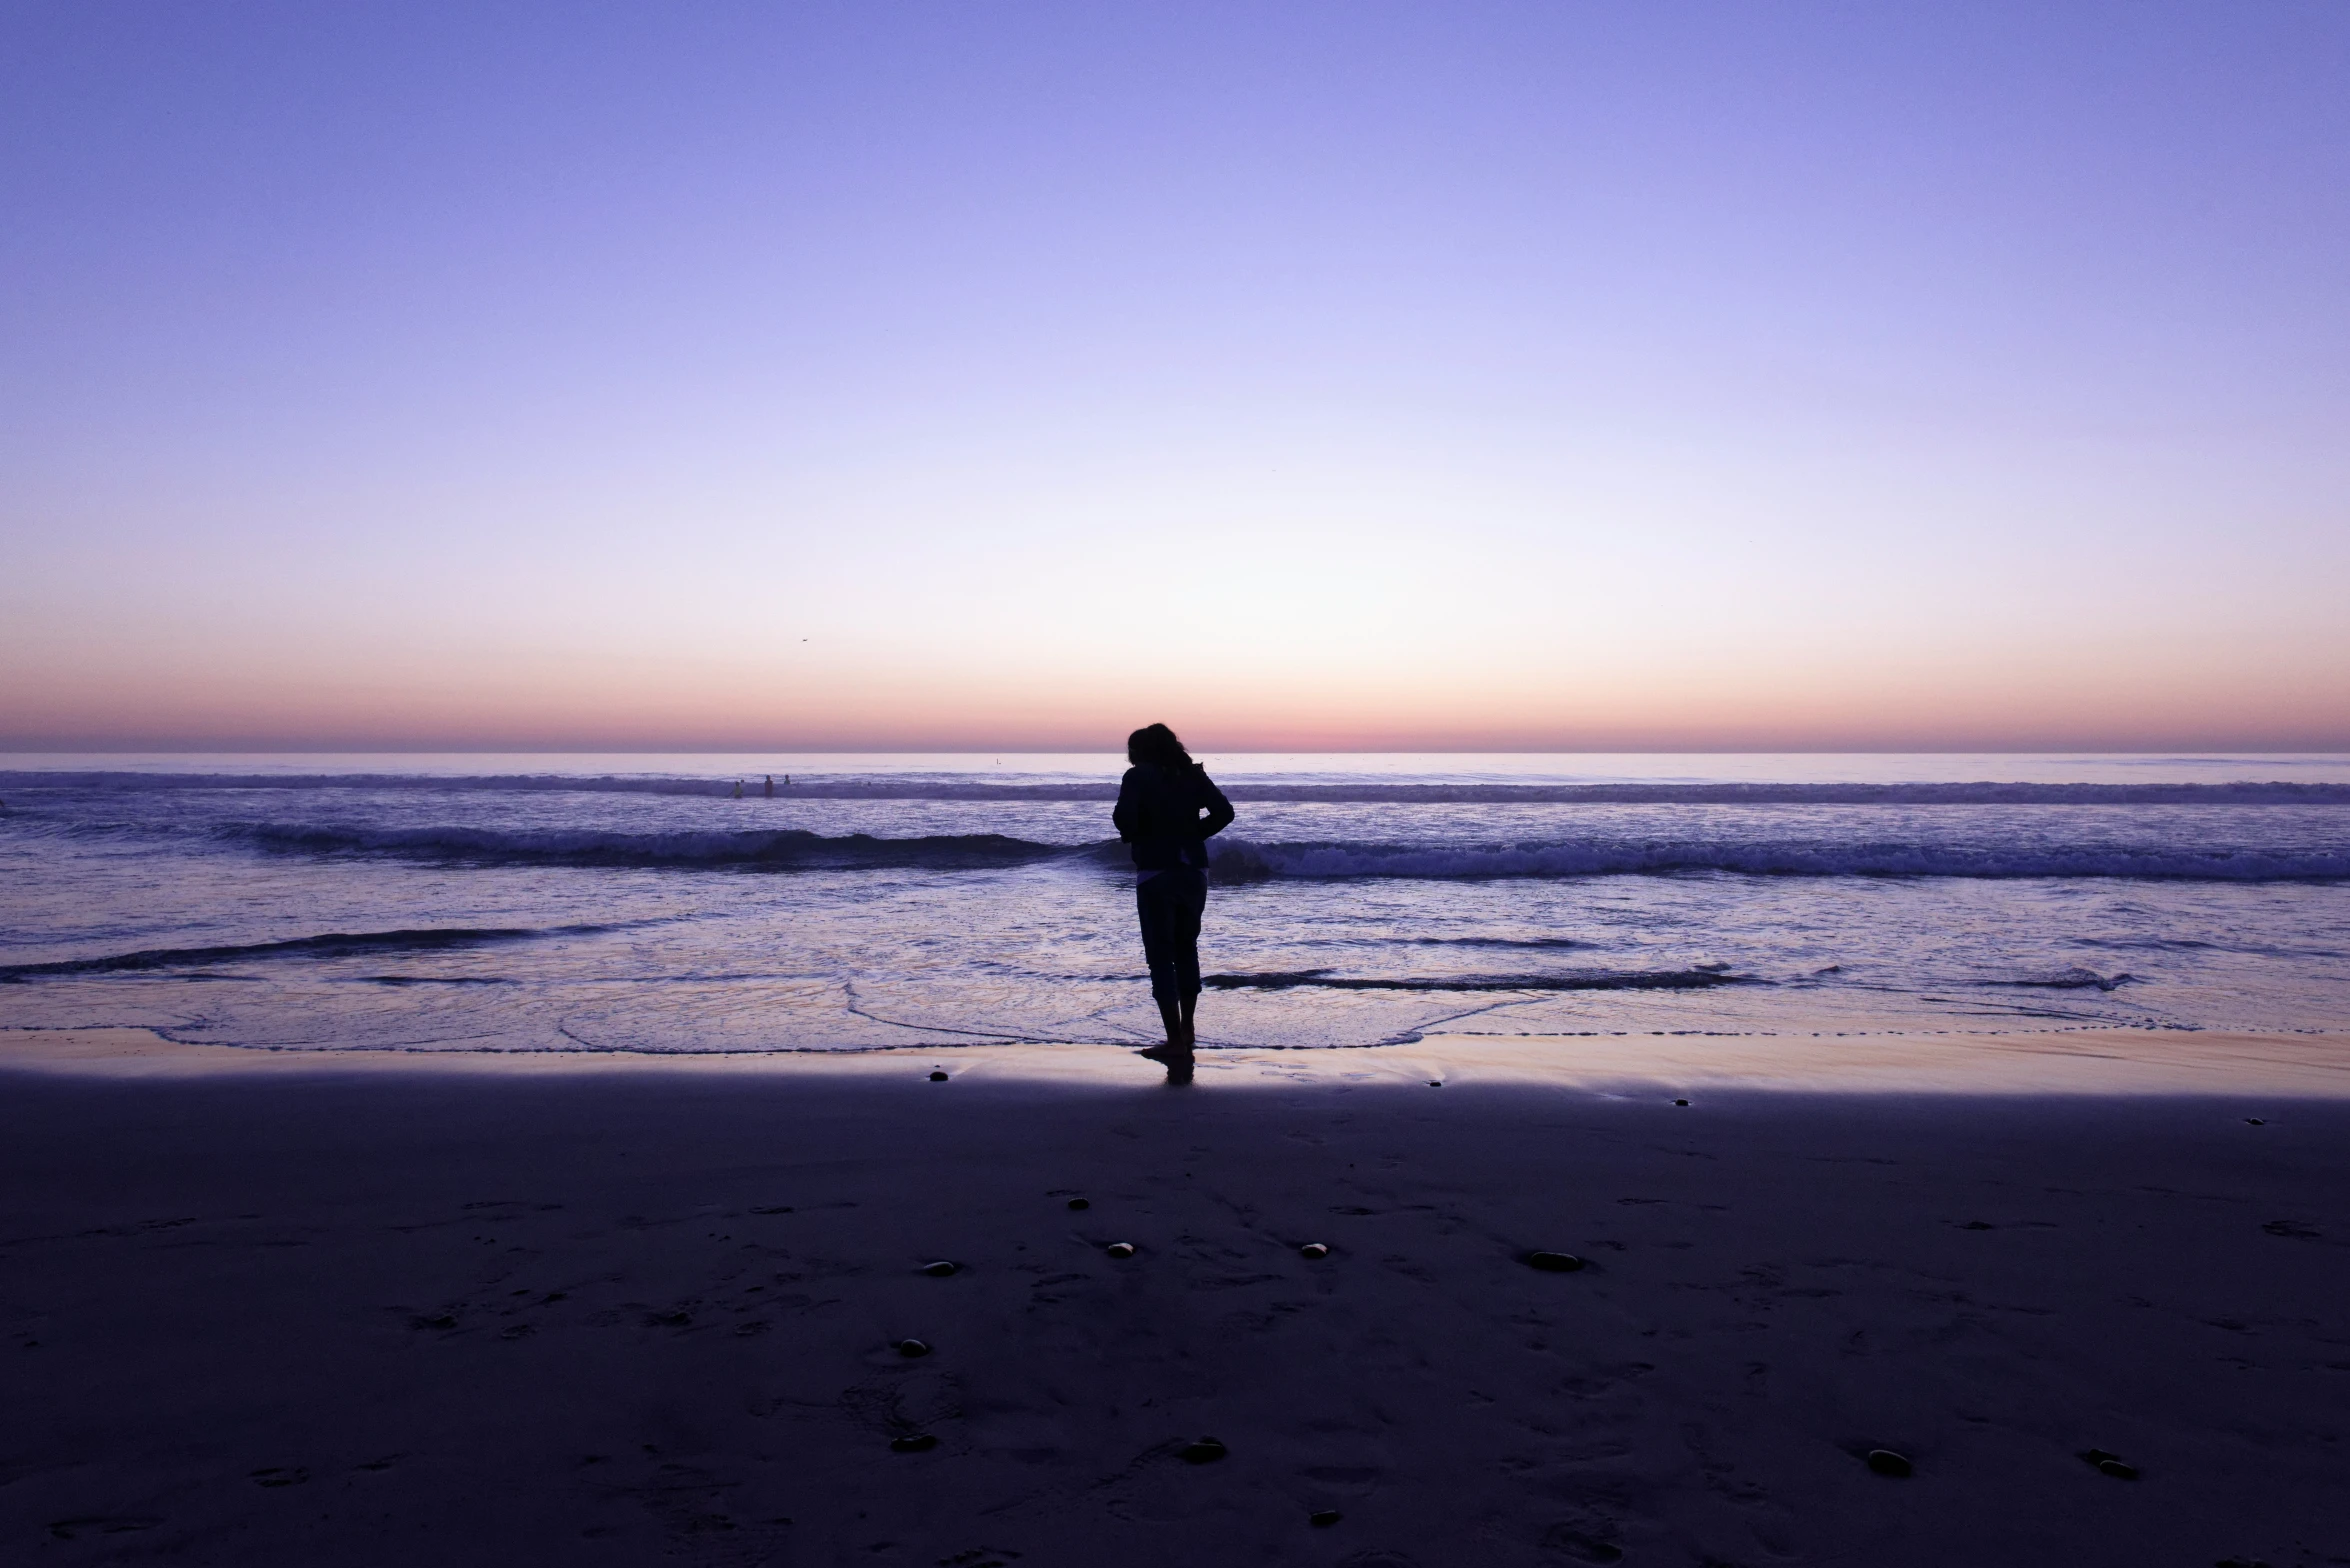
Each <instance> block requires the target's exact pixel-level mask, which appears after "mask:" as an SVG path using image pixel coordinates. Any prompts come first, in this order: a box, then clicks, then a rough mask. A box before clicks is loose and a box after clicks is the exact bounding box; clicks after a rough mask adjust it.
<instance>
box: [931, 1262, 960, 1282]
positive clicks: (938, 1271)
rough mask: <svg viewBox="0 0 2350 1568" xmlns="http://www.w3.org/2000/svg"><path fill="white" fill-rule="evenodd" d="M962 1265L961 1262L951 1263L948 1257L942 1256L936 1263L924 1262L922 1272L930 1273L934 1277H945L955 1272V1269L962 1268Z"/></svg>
mask: <svg viewBox="0 0 2350 1568" xmlns="http://www.w3.org/2000/svg"><path fill="white" fill-rule="evenodd" d="M962 1266H963V1265H961V1264H960V1263H949V1262H948V1261H947V1260H946V1259H944V1258H941V1259H939V1260H938V1261H937V1262H936V1263H925V1264H923V1265H922V1272H923V1273H925V1274H927V1275H929V1276H930V1277H931V1278H932V1279H945V1278H946V1277H947V1276H948V1275H949V1274H952V1273H954V1272H955V1270H957V1269H959V1268H961V1267H962Z"/></svg>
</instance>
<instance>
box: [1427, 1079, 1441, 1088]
mask: <svg viewBox="0 0 2350 1568" xmlns="http://www.w3.org/2000/svg"><path fill="white" fill-rule="evenodd" d="M1428 1087H1429V1088H1431V1089H1441V1088H1443V1087H1444V1084H1443V1081H1442V1080H1440V1079H1436V1078H1431V1079H1429V1080H1428Z"/></svg>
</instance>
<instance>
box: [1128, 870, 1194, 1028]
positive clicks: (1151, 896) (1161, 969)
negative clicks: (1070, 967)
mask: <svg viewBox="0 0 2350 1568" xmlns="http://www.w3.org/2000/svg"><path fill="white" fill-rule="evenodd" d="M1177 875H1178V873H1175V872H1161V873H1160V874H1159V875H1157V876H1155V877H1152V878H1151V879H1150V880H1149V881H1147V882H1138V883H1136V884H1135V888H1134V912H1135V915H1136V917H1137V918H1138V919H1139V920H1140V922H1141V925H1142V957H1143V962H1144V963H1146V964H1148V965H1149V966H1150V973H1151V1000H1152V1001H1154V1002H1156V1003H1158V1004H1159V1019H1160V1022H1162V1023H1163V1024H1165V1025H1166V1028H1167V1043H1168V1044H1169V1045H1174V1044H1177V1043H1179V1042H1180V1041H1181V1040H1182V1039H1183V1005H1182V990H1181V987H1180V984H1179V982H1178V974H1177V967H1176V921H1175V920H1174V918H1172V917H1173V916H1174V914H1175V905H1176V903H1177V901H1176V900H1174V899H1170V898H1169V897H1168V894H1169V893H1170V892H1172V891H1174V889H1173V888H1171V887H1170V886H1169V884H1170V883H1172V882H1173V881H1174V880H1175V878H1176V877H1177Z"/></svg>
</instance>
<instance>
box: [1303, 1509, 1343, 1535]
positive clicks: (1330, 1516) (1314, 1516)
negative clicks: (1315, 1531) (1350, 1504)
mask: <svg viewBox="0 0 2350 1568" xmlns="http://www.w3.org/2000/svg"><path fill="white" fill-rule="evenodd" d="M1345 1517H1346V1516H1345V1515H1344V1514H1342V1513H1340V1512H1339V1511H1338V1510H1337V1509H1335V1508H1317V1509H1315V1510H1314V1511H1313V1512H1312V1513H1310V1514H1308V1515H1306V1523H1308V1524H1310V1525H1318V1526H1320V1527H1321V1528H1323V1529H1325V1530H1326V1529H1328V1528H1329V1527H1330V1526H1332V1525H1334V1524H1336V1523H1338V1521H1339V1520H1341V1519H1343V1518H1345Z"/></svg>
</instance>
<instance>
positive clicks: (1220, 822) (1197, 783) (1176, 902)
mask: <svg viewBox="0 0 2350 1568" xmlns="http://www.w3.org/2000/svg"><path fill="white" fill-rule="evenodd" d="M1126 760H1127V761H1128V762H1131V763H1132V764H1134V765H1133V766H1132V767H1130V768H1128V769H1127V770H1126V777H1125V778H1124V779H1122V780H1120V781H1119V784H1118V806H1117V809H1116V810H1115V811H1114V812H1112V813H1111V820H1112V821H1114V822H1116V823H1117V824H1118V836H1119V837H1120V838H1122V839H1124V840H1125V841H1126V842H1127V843H1128V844H1130V845H1132V846H1133V850H1134V879H1135V880H1134V907H1135V912H1136V914H1137V915H1139V916H1140V917H1141V920H1142V955H1143V958H1144V959H1145V960H1146V961H1147V962H1148V963H1149V964H1150V971H1151V999H1152V1000H1153V1001H1155V1002H1157V1003H1158V1004H1159V1017H1160V1019H1161V1020H1162V1021H1163V1022H1164V1023H1165V1024H1166V1026H1167V1043H1166V1045H1165V1046H1164V1047H1162V1048H1161V1049H1162V1050H1164V1051H1166V1052H1169V1053H1179V1054H1180V1055H1182V1056H1183V1057H1184V1061H1183V1062H1182V1066H1183V1068H1184V1078H1185V1079H1186V1080H1188V1079H1189V1077H1190V1072H1189V1067H1190V1062H1189V1055H1190V1051H1191V1046H1192V1015H1193V1013H1194V1012H1195V1011H1196V1010H1197V1009H1198V1007H1199V922H1200V916H1201V914H1203V913H1204V912H1205V911H1206V909H1207V907H1208V845H1207V841H1208V840H1209V839H1210V838H1212V837H1214V836H1215V835H1216V834H1218V833H1221V832H1223V831H1224V829H1226V828H1227V827H1230V826H1231V825H1232V802H1230V801H1228V800H1226V799H1225V798H1224V792H1223V791H1222V790H1220V789H1218V788H1216V785H1215V782H1214V781H1213V780H1212V779H1210V778H1209V777H1208V772H1207V769H1205V768H1203V767H1201V766H1200V765H1199V764H1198V763H1196V762H1194V761H1192V760H1191V753H1190V752H1188V751H1185V750H1184V749H1183V742H1181V741H1179V740H1177V739H1176V738H1175V732H1174V731H1173V730H1171V729H1169V728H1167V726H1166V725H1164V724H1153V725H1150V726H1148V727H1146V728H1144V729H1139V730H1136V731H1135V732H1134V733H1133V734H1131V735H1129V736H1127V737H1126ZM1176 1067H1177V1064H1176V1063H1175V1062H1172V1061H1170V1062H1168V1064H1167V1077H1168V1079H1169V1081H1170V1082H1172V1081H1174V1080H1175V1074H1176Z"/></svg>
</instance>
